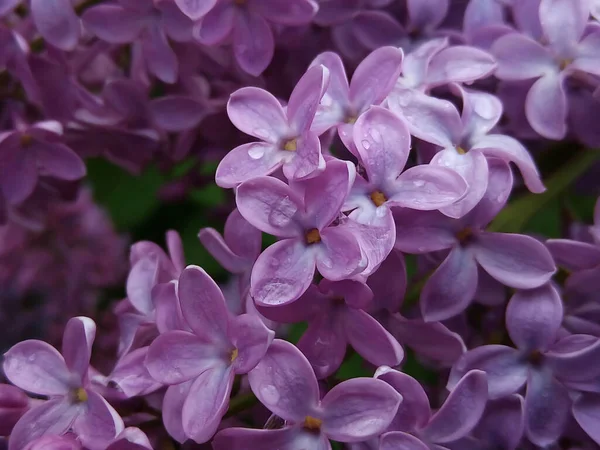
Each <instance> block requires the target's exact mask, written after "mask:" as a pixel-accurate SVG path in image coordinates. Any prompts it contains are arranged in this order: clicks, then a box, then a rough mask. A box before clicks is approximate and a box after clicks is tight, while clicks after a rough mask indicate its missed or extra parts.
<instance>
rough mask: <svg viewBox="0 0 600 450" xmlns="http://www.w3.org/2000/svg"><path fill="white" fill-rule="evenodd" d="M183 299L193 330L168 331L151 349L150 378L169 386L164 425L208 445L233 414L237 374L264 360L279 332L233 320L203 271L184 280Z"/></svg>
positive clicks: (189, 272) (192, 269) (248, 319)
mask: <svg viewBox="0 0 600 450" xmlns="http://www.w3.org/2000/svg"><path fill="white" fill-rule="evenodd" d="M178 295H179V299H180V302H181V310H182V312H183V317H184V319H185V321H186V322H187V325H188V326H189V328H190V329H191V332H188V331H177V330H174V331H168V332H166V333H164V334H162V335H160V336H159V337H158V338H157V339H156V340H155V341H154V342H153V343H152V345H151V346H150V348H149V349H148V355H147V357H146V367H147V369H148V371H149V372H150V374H151V375H152V376H153V377H154V378H155V379H156V380H157V381H160V382H161V383H163V384H166V385H169V386H170V387H169V388H168V389H167V393H166V394H165V399H164V403H163V420H164V422H165V426H166V428H167V430H168V431H169V433H170V434H171V435H172V436H174V437H175V438H176V439H177V440H179V441H180V442H183V441H185V440H186V439H187V438H190V439H193V440H194V441H196V442H198V443H202V442H206V441H208V440H209V439H210V438H211V437H212V435H213V434H214V433H215V431H216V430H217V427H218V426H219V423H220V422H221V418H222V417H223V415H224V414H225V412H226V411H227V407H228V403H229V395H230V393H231V388H232V386H233V379H234V377H235V375H236V374H244V373H248V372H249V371H250V370H252V369H253V368H254V366H256V364H257V363H258V362H259V361H260V360H261V358H262V357H263V356H264V354H265V352H266V351H267V348H268V347H269V345H270V343H271V341H272V339H273V336H274V333H273V332H272V331H271V330H269V329H267V328H266V327H265V326H264V324H263V323H262V322H261V321H260V319H258V318H257V317H255V316H251V315H248V314H244V315H241V316H238V317H235V318H233V317H230V314H229V312H228V310H227V306H226V304H225V299H224V298H223V294H222V293H221V291H220V289H219V287H218V286H217V285H216V283H215V282H214V281H213V280H212V279H211V278H210V277H209V276H208V275H207V274H206V272H204V270H202V269H201V268H200V267H197V266H188V267H187V268H186V269H185V270H184V271H183V272H182V274H181V277H180V278H179V286H178Z"/></svg>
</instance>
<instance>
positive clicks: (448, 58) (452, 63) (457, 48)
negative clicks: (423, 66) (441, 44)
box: [425, 45, 497, 87]
mask: <svg viewBox="0 0 600 450" xmlns="http://www.w3.org/2000/svg"><path fill="white" fill-rule="evenodd" d="M496 67H497V65H496V61H495V60H494V57H493V56H492V55H490V54H489V53H488V52H486V51H483V50H481V49H478V48H476V47H470V46H468V45H454V46H452V47H448V48H445V49H444V50H442V51H441V52H439V53H438V54H437V55H435V56H434V57H433V58H432V59H431V63H430V64H429V68H428V71H427V77H426V78H425V82H426V83H427V85H429V86H430V87H433V86H439V85H443V84H447V83H471V82H473V81H475V80H480V79H482V78H486V77H488V76H490V75H491V74H492V73H493V72H494V70H495V69H496Z"/></svg>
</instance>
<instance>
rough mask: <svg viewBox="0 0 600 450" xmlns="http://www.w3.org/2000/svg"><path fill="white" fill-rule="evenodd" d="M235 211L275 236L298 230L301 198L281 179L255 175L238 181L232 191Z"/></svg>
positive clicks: (301, 205) (299, 232) (301, 208)
mask: <svg viewBox="0 0 600 450" xmlns="http://www.w3.org/2000/svg"><path fill="white" fill-rule="evenodd" d="M236 203H237V207H238V211H239V212H240V214H241V215H242V216H243V217H244V219H246V220H247V221H248V222H250V224H252V225H253V226H255V227H256V228H258V229H259V230H261V231H264V232H265V233H269V234H272V235H274V236H278V237H283V238H287V237H294V236H299V235H301V234H302V232H303V230H302V228H301V224H300V215H301V214H302V211H303V209H304V207H303V206H304V205H303V202H302V199H301V198H300V197H299V195H298V194H297V193H296V192H294V191H293V190H292V188H291V187H290V186H288V185H287V184H285V183H284V182H283V181H281V180H278V179H277V178H273V177H258V178H254V179H252V180H249V181H246V182H244V183H242V184H241V185H240V186H239V187H238V189H237V192H236Z"/></svg>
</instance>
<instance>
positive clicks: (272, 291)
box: [236, 159, 365, 306]
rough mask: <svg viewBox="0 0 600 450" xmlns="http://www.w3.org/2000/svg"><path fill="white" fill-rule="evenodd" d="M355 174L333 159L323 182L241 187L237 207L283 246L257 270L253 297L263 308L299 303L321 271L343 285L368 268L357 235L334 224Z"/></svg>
mask: <svg viewBox="0 0 600 450" xmlns="http://www.w3.org/2000/svg"><path fill="white" fill-rule="evenodd" d="M354 176H355V171H354V167H353V166H352V164H350V163H349V162H343V161H340V160H335V159H330V160H329V161H328V162H327V168H326V169H325V171H324V172H323V173H322V174H321V175H319V176H318V177H315V178H311V179H309V180H306V181H303V182H301V183H295V184H294V185H293V186H288V185H286V184H285V183H283V182H282V181H279V180H277V179H275V178H272V177H259V178H255V179H253V180H250V181H246V182H245V183H243V184H241V185H240V186H239V187H238V190H237V196H236V202H237V207H238V210H239V211H240V213H241V214H242V216H243V217H244V218H245V219H246V220H247V221H248V222H250V223H251V224H252V225H254V226H255V227H256V228H258V229H259V230H262V231H264V232H266V233H269V234H272V235H274V236H277V237H280V238H281V240H280V241H279V242H276V243H275V244H273V245H271V246H270V247H268V248H267V249H266V250H265V251H264V252H262V253H261V255H260V256H259V257H258V259H257V260H256V263H255V264H254V267H253V269H252V275H251V286H250V294H251V295H252V297H253V298H254V300H255V301H256V303H257V304H258V305H264V306H269V305H271V306H272V305H280V304H285V303H289V302H292V301H294V300H296V299H297V298H299V297H300V296H301V295H302V294H303V293H304V292H305V291H306V289H308V287H309V286H310V284H311V282H312V279H313V275H314V273H315V268H317V269H318V271H319V273H321V275H323V276H324V277H325V278H327V279H329V280H332V281H337V280H342V279H346V278H350V277H351V276H353V275H355V274H357V273H359V272H361V271H362V270H363V269H364V268H365V264H364V262H363V257H362V253H361V249H360V247H359V244H358V242H357V240H356V237H355V235H354V233H353V232H352V230H350V229H348V228H346V227H344V226H343V224H342V225H339V226H333V225H332V222H334V221H335V220H336V219H338V218H339V216H340V208H341V206H342V204H343V203H344V201H345V199H346V196H347V195H348V192H349V191H350V187H351V186H352V182H353V180H354Z"/></svg>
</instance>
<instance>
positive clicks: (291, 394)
mask: <svg viewBox="0 0 600 450" xmlns="http://www.w3.org/2000/svg"><path fill="white" fill-rule="evenodd" d="M248 380H249V382H250V387H251V388H252V392H254V394H255V395H256V396H257V397H258V399H259V400H260V402H261V403H262V404H263V405H265V406H266V407H267V408H268V409H269V410H270V411H271V412H273V413H274V414H276V415H278V416H279V417H281V418H283V419H285V420H291V421H295V422H299V421H302V420H304V418H305V417H306V416H308V415H311V414H314V410H315V408H316V407H317V403H318V402H319V386H318V384H317V379H316V378H315V375H314V372H313V369H312V367H311V366H310V363H309V362H308V360H307V359H306V357H305V356H304V355H303V354H302V353H301V352H300V350H298V349H297V348H296V347H294V345H293V344H290V343H289V342H286V341H282V340H280V339H276V340H274V341H273V343H272V344H271V346H270V347H269V350H268V351H267V354H266V355H265V357H264V358H263V359H262V361H261V362H260V363H259V364H258V365H257V366H256V367H255V368H254V370H252V371H251V372H250V373H249V374H248Z"/></svg>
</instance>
